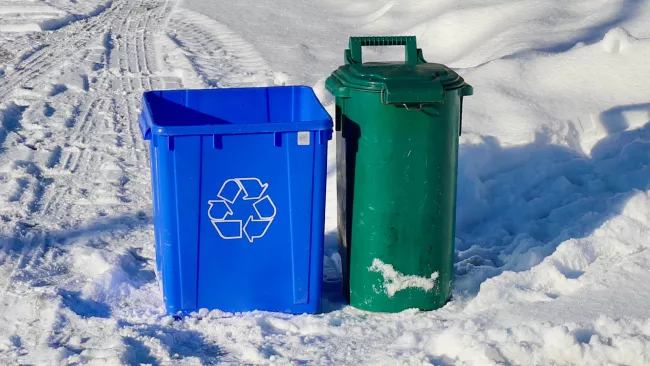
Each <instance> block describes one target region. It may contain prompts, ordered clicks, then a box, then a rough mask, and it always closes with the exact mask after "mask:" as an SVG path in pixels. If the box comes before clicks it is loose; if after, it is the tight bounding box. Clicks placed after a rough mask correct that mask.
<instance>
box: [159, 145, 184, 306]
mask: <svg viewBox="0 0 650 366" xmlns="http://www.w3.org/2000/svg"><path fill="white" fill-rule="evenodd" d="M154 139H156V140H157V139H165V136H154ZM157 149H158V157H159V159H160V162H161V164H160V165H159V166H158V168H159V169H160V171H159V172H158V183H159V187H158V188H159V189H160V192H161V194H160V211H161V212H174V211H175V210H176V205H177V200H176V188H175V187H174V186H175V184H176V179H175V178H174V177H175V173H174V171H173V170H174V161H173V159H174V157H173V152H172V151H171V150H169V149H166V148H164V147H160V148H157ZM170 170H171V171H170ZM160 223H161V226H162V228H161V230H160V231H159V233H160V248H161V252H162V258H163V259H162V264H163V267H164V268H163V270H162V282H163V297H164V298H165V305H166V309H167V312H168V313H176V312H177V311H180V310H181V304H180V298H179V292H180V290H179V289H180V278H179V276H178V274H179V258H178V242H177V241H176V235H175V234H176V232H177V231H178V220H177V217H176V215H161V220H160Z"/></svg>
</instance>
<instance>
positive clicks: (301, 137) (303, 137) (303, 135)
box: [298, 131, 311, 145]
mask: <svg viewBox="0 0 650 366" xmlns="http://www.w3.org/2000/svg"><path fill="white" fill-rule="evenodd" d="M310 137H311V134H310V133H309V131H300V132H298V145H309V144H310V141H309V140H310V139H311V138H310Z"/></svg>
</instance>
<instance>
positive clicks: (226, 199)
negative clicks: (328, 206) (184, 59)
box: [140, 86, 332, 314]
mask: <svg viewBox="0 0 650 366" xmlns="http://www.w3.org/2000/svg"><path fill="white" fill-rule="evenodd" d="M140 129H141V132H142V135H143V137H144V138H145V139H147V140H151V143H150V152H151V172H152V187H153V203H154V205H153V206H154V227H155V241H156V271H157V274H158V278H159V279H160V280H161V287H162V292H163V297H164V303H165V308H166V311H167V312H168V313H169V314H176V313H178V312H183V313H188V312H191V311H195V310H197V309H201V308H208V309H220V310H223V311H229V312H240V311H251V310H262V311H277V312H286V313H315V312H318V311H319V310H320V301H321V286H322V272H323V263H322V262H323V236H324V221H325V217H324V216H325V183H326V175H327V163H326V162H327V142H328V141H329V140H330V139H331V137H332V120H331V117H330V116H329V114H328V113H327V112H326V111H325V109H324V108H323V107H322V105H321V104H320V102H319V101H318V99H317V98H316V96H315V95H314V92H313V90H312V89H311V88H309V87H303V86H287V87H268V88H237V89H209V90H168V91H150V92H146V93H144V95H143V108H142V115H141V118H140Z"/></svg>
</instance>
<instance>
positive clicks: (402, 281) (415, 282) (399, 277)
mask: <svg viewBox="0 0 650 366" xmlns="http://www.w3.org/2000/svg"><path fill="white" fill-rule="evenodd" d="M368 270H369V271H370V272H377V273H379V274H381V276H382V278H383V279H384V284H383V287H384V291H385V293H386V295H388V297H393V296H395V294H396V293H397V292H398V291H402V290H406V289H407V288H420V289H422V290H424V291H426V292H429V291H431V290H433V289H434V288H435V287H436V280H437V279H438V276H439V273H438V272H433V273H432V274H431V278H426V277H420V276H414V275H405V274H403V273H400V272H398V271H396V270H395V268H394V267H393V265H391V264H386V263H384V262H382V261H381V259H378V258H375V259H373V261H372V265H371V266H370V268H368ZM377 291H378V292H379V290H377Z"/></svg>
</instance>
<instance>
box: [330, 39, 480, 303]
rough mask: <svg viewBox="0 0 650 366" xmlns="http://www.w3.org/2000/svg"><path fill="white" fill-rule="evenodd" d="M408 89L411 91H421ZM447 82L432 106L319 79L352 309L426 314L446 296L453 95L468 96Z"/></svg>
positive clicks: (457, 103) (457, 102)
mask: <svg viewBox="0 0 650 366" xmlns="http://www.w3.org/2000/svg"><path fill="white" fill-rule="evenodd" d="M351 44H352V42H351ZM351 48H352V47H351ZM389 85H390V84H389ZM413 85H414V86H413V87H412V88H411V89H410V91H411V92H412V93H415V94H417V87H420V86H422V85H426V84H420V83H416V84H413ZM455 85H460V87H456V88H455V89H451V90H444V92H443V97H442V99H439V100H436V102H435V103H415V104H413V103H410V104H409V103H394V104H391V103H386V100H385V91H384V90H381V91H377V90H365V89H360V88H350V87H345V86H343V85H341V84H340V82H339V81H337V80H336V79H333V78H330V80H328V83H327V87H328V90H330V91H331V92H332V93H333V94H334V95H335V96H336V139H337V150H336V157H337V185H338V187H337V191H338V220H339V221H338V235H339V253H340V255H341V259H342V263H343V279H344V288H345V295H346V297H347V298H348V300H349V301H350V305H352V306H353V307H356V308H359V309H363V310H368V311H375V312H399V311H402V310H405V309H410V308H418V309H421V310H433V309H437V308H440V307H442V306H443V305H444V304H445V303H446V302H447V301H448V300H449V298H450V296H451V286H452V274H453V258H454V237H455V235H454V234H455V232H454V230H455V218H456V176H457V162H458V136H459V134H460V126H461V115H462V98H463V96H466V95H471V93H472V89H471V87H470V86H469V85H466V84H464V83H461V84H455ZM428 92H429V91H427V90H423V91H422V94H425V95H426V94H427V93H428Z"/></svg>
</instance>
